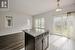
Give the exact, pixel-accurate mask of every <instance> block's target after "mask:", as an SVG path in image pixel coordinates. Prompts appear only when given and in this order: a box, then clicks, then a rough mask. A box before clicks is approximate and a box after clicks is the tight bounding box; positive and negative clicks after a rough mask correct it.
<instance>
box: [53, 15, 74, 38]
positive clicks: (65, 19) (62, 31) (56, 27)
mask: <svg viewBox="0 0 75 50" xmlns="http://www.w3.org/2000/svg"><path fill="white" fill-rule="evenodd" d="M53 31H54V33H55V34H59V35H64V36H66V37H69V36H71V34H72V33H73V31H74V17H73V16H72V15H71V16H67V15H65V16H61V17H55V18H54V24H53Z"/></svg>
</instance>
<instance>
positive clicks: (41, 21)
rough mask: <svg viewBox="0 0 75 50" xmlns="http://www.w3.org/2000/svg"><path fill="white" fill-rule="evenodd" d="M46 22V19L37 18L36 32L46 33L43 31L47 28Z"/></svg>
mask: <svg viewBox="0 0 75 50" xmlns="http://www.w3.org/2000/svg"><path fill="white" fill-rule="evenodd" d="M44 23H45V20H44V18H36V19H35V29H36V31H40V30H41V31H44V30H43V29H44V28H45V26H44Z"/></svg>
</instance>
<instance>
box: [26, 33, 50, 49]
mask: <svg viewBox="0 0 75 50" xmlns="http://www.w3.org/2000/svg"><path fill="white" fill-rule="evenodd" d="M48 46H49V33H48V32H44V33H42V34H41V35H38V36H36V37H34V36H32V35H30V34H28V33H27V32H25V50H46V49H47V48H48Z"/></svg>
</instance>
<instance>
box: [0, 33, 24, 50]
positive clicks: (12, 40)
mask: <svg viewBox="0 0 75 50" xmlns="http://www.w3.org/2000/svg"><path fill="white" fill-rule="evenodd" d="M24 35H25V33H24V32H18V33H14V34H9V35H4V36H0V50H20V49H21V48H23V47H25V46H24V45H25V44H24V43H25V41H24V40H25V38H24Z"/></svg>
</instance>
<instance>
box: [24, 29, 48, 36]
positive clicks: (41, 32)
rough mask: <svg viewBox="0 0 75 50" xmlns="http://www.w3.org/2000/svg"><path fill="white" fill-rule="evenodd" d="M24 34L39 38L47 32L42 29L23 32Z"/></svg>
mask: <svg viewBox="0 0 75 50" xmlns="http://www.w3.org/2000/svg"><path fill="white" fill-rule="evenodd" d="M23 31H24V32H26V33H28V34H30V35H32V36H34V37H36V36H39V35H40V34H43V33H45V32H47V31H46V30H44V29H41V30H39V31H38V30H23Z"/></svg>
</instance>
